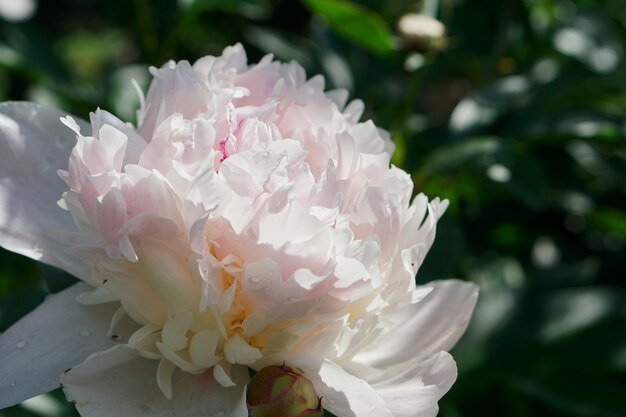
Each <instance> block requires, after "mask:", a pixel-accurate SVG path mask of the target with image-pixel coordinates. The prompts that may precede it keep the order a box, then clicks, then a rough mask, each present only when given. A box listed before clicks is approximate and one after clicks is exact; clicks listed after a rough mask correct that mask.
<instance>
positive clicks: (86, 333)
mask: <svg viewBox="0 0 626 417" xmlns="http://www.w3.org/2000/svg"><path fill="white" fill-rule="evenodd" d="M79 334H80V335H81V336H83V337H86V336H89V330H81V331H80V333H79Z"/></svg>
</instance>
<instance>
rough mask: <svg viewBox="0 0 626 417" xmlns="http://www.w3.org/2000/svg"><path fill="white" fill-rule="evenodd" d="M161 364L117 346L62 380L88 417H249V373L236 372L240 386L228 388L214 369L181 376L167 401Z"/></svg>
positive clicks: (174, 378) (179, 373)
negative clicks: (217, 378)
mask: <svg viewBox="0 0 626 417" xmlns="http://www.w3.org/2000/svg"><path fill="white" fill-rule="evenodd" d="M158 365H159V362H158V361H155V360H149V359H145V358H142V357H140V356H139V354H138V353H137V351H135V350H133V349H131V348H129V347H128V346H122V345H119V346H115V347H113V348H111V349H109V350H107V351H105V352H100V353H96V354H94V355H92V356H90V357H89V358H88V359H87V360H86V361H85V362H83V363H81V364H80V365H78V366H76V367H74V368H72V369H71V370H70V371H69V372H67V373H65V374H64V375H63V378H62V384H63V389H64V391H65V394H66V396H67V398H68V400H69V401H72V402H74V403H75V404H76V408H77V409H78V411H79V412H80V415H81V416H83V417H111V416H132V417H142V416H146V417H148V416H149V417H197V416H223V417H246V416H247V415H248V411H247V409H246V400H245V384H246V382H247V380H248V374H247V371H246V369H245V368H244V367H237V369H236V370H234V372H233V375H235V374H236V377H234V379H236V381H237V385H236V386H234V387H232V388H223V387H222V386H220V385H219V384H218V383H217V382H216V381H215V379H214V377H213V372H212V371H211V370H209V371H207V372H205V373H203V374H201V375H191V374H188V373H186V372H182V371H176V372H175V373H174V375H173V376H172V399H171V400H168V399H167V398H165V396H164V395H163V393H162V392H161V391H160V390H159V387H158V385H157V380H156V373H157V367H158Z"/></svg>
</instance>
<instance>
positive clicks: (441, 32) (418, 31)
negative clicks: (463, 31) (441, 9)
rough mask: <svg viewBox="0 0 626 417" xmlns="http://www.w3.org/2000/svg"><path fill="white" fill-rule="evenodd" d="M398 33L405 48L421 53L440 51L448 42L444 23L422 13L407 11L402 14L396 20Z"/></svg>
mask: <svg viewBox="0 0 626 417" xmlns="http://www.w3.org/2000/svg"><path fill="white" fill-rule="evenodd" d="M398 34H399V35H400V37H401V38H402V39H403V40H404V44H405V46H406V47H407V49H413V50H415V51H417V52H420V53H423V54H425V53H429V52H437V51H440V50H442V49H444V48H445V47H446V45H447V43H448V39H447V37H446V27H445V26H444V24H443V23H441V22H440V21H439V20H437V19H435V18H432V17H430V16H426V15H423V14H415V13H408V14H405V15H404V16H402V17H401V18H400V20H398Z"/></svg>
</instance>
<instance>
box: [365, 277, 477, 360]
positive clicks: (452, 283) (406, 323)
mask: <svg viewBox="0 0 626 417" xmlns="http://www.w3.org/2000/svg"><path fill="white" fill-rule="evenodd" d="M428 285H429V286H432V287H433V290H432V291H431V292H430V293H429V294H428V295H427V296H426V297H424V298H423V299H421V301H418V302H417V303H415V304H411V305H409V306H407V307H404V308H401V309H399V310H397V311H395V312H393V314H389V315H386V316H385V319H388V320H390V321H391V322H393V323H395V325H394V326H392V327H390V328H388V330H386V331H384V332H383V333H381V335H380V337H379V338H378V340H377V341H376V342H375V344H374V346H373V347H372V348H371V349H369V350H367V351H364V352H362V353H359V354H358V355H357V356H356V357H355V358H354V360H355V361H356V362H359V363H363V364H365V365H368V366H374V367H377V368H386V367H389V366H393V365H395V364H398V363H402V362H407V361H409V360H411V359H412V358H419V357H422V356H425V355H428V354H431V353H435V352H439V351H441V350H450V349H451V348H452V347H453V346H454V344H455V343H456V342H457V341H458V340H459V338H460V337H461V335H463V332H465V329H466V328H467V325H468V323H469V319H470V317H471V315H472V311H473V310H474V306H475V305H476V300H477V298H478V287H477V286H476V285H475V284H472V283H470V282H463V281H457V280H447V281H436V282H433V283H430V284H428Z"/></svg>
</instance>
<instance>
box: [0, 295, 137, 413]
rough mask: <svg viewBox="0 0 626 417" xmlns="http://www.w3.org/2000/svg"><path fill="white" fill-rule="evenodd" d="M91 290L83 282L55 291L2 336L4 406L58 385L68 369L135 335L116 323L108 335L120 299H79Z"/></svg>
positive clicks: (1, 397)
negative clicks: (93, 302)
mask: <svg viewBox="0 0 626 417" xmlns="http://www.w3.org/2000/svg"><path fill="white" fill-rule="evenodd" d="M89 289H90V287H89V286H88V285H86V284H82V283H80V284H76V285H74V286H72V287H70V288H68V289H66V290H64V291H62V292H60V293H58V294H56V295H53V296H50V297H49V298H48V299H46V301H44V302H43V303H42V304H41V305H40V306H39V307H37V308H36V309H35V310H34V311H32V312H31V313H30V314H28V315H27V316H26V317H24V318H22V319H21V320H20V321H18V322H17V323H15V324H14V325H13V326H12V327H11V328H9V329H8V330H7V331H6V332H4V333H3V334H2V335H0V393H2V395H0V408H4V407H8V406H11V405H14V404H17V403H19V402H20V401H23V400H25V399H28V398H31V397H34V396H35V395H37V394H41V393H43V392H48V391H50V390H52V389H54V388H57V387H58V386H59V379H60V377H61V374H62V373H63V371H65V370H66V369H68V368H70V367H72V366H74V365H76V364H77V363H80V362H81V361H82V360H84V359H85V358H86V357H87V356H89V355H90V354H92V353H93V352H97V351H99V350H103V349H106V348H108V347H110V346H112V345H113V344H115V343H116V342H115V340H124V339H125V338H126V336H128V335H129V334H130V332H129V331H124V329H118V328H116V336H118V337H117V338H116V339H115V340H113V339H112V338H110V337H108V336H107V331H108V329H109V324H110V322H111V317H112V316H113V314H114V312H115V310H116V308H118V307H119V304H117V303H107V304H103V305H98V306H89V307H86V306H82V305H80V304H78V303H77V302H76V297H77V296H78V295H79V294H82V293H84V292H85V291H88V290H89Z"/></svg>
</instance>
